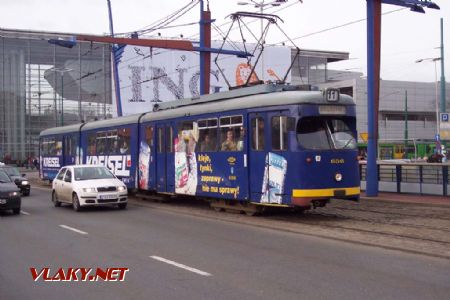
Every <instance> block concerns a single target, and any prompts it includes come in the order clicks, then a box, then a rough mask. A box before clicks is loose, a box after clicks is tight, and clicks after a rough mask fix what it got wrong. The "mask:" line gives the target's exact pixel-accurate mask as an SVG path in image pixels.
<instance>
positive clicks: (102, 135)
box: [95, 132, 108, 155]
mask: <svg viewBox="0 0 450 300" xmlns="http://www.w3.org/2000/svg"><path fill="white" fill-rule="evenodd" d="M107 138H108V133H107V132H98V133H97V137H96V141H95V145H96V146H95V148H96V149H97V155H105V154H107V153H106V152H107V151H106V150H107V144H106V141H107Z"/></svg>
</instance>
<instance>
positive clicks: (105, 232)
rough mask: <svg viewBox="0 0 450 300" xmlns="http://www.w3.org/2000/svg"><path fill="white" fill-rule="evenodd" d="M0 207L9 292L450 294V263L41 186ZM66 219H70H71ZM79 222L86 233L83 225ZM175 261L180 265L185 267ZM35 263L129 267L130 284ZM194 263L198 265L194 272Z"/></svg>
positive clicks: (108, 295) (40, 295) (57, 295)
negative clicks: (64, 196)
mask: <svg viewBox="0 0 450 300" xmlns="http://www.w3.org/2000/svg"><path fill="white" fill-rule="evenodd" d="M22 210H23V214H21V215H19V216H14V215H12V214H10V213H0V299H62V298H64V299H101V298H103V299H377V300H378V299H396V300H398V299H448V297H449V295H450V261H449V260H444V259H438V258H431V257H427V256H420V255H414V254H407V253H403V252H397V251H390V250H385V249H381V248H375V247H374V248H372V247H368V246H362V245H356V244H352V243H345V242H339V241H335V240H327V239H322V238H315V237H311V236H304V235H301V234H295V233H288V232H286V233H285V232H280V231H275V230H270V229H265V228H258V227H254V226H249V225H244V224H232V223H228V222H222V221H217V220H211V219H206V218H201V217H195V216H186V215H182V214H178V213H173V212H168V211H163V210H158V209H152V208H149V207H141V206H135V205H132V204H131V205H130V204H129V208H128V209H127V210H125V211H120V210H117V209H113V208H94V209H88V210H85V211H83V212H81V213H75V212H74V211H72V209H71V208H70V207H67V206H66V207H60V208H55V207H53V205H52V203H51V202H50V191H48V190H45V189H37V188H33V190H32V196H31V197H25V198H23V204H22ZM61 225H63V226H61ZM68 228H73V229H75V230H79V231H81V232H77V231H73V230H70V229H68ZM174 264H178V265H177V266H175V265H174ZM30 267H36V268H37V269H41V268H43V267H49V268H50V270H51V271H50V273H55V272H56V271H57V269H58V268H65V269H67V268H69V267H73V268H78V267H88V268H97V267H101V268H106V267H124V268H129V272H128V273H127V274H126V277H125V280H124V281H123V282H103V281H98V282H44V281H43V280H41V279H39V280H38V281H36V282H35V281H33V279H32V276H31V272H30ZM189 268H194V269H189Z"/></svg>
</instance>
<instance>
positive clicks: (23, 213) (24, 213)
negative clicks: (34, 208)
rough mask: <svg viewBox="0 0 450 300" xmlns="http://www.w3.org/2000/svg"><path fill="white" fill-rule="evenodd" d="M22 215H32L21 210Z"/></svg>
mask: <svg viewBox="0 0 450 300" xmlns="http://www.w3.org/2000/svg"><path fill="white" fill-rule="evenodd" d="M20 213H21V214H22V215H25V216H29V215H30V213H27V212H26V211H23V210H21V211H20Z"/></svg>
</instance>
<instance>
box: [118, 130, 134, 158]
mask: <svg viewBox="0 0 450 300" xmlns="http://www.w3.org/2000/svg"><path fill="white" fill-rule="evenodd" d="M130 140H131V128H122V129H119V130H118V142H119V145H120V148H119V152H120V154H129V153H130Z"/></svg>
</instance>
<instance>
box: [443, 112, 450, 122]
mask: <svg viewBox="0 0 450 300" xmlns="http://www.w3.org/2000/svg"><path fill="white" fill-rule="evenodd" d="M449 121H450V120H449V114H448V113H441V122H449Z"/></svg>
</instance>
